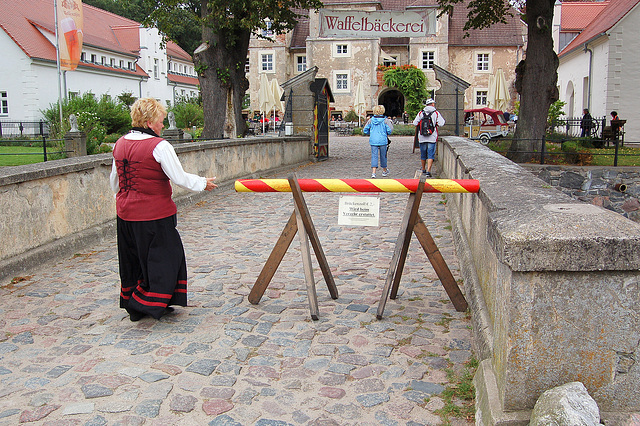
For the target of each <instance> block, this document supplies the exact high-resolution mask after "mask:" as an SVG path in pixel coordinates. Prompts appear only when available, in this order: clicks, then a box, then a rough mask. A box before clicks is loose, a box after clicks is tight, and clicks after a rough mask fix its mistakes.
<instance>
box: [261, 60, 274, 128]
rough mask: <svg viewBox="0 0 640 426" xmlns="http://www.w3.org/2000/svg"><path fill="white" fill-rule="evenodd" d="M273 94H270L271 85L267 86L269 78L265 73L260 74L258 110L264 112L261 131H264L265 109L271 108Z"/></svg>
mask: <svg viewBox="0 0 640 426" xmlns="http://www.w3.org/2000/svg"><path fill="white" fill-rule="evenodd" d="M272 99H273V96H272V95H271V87H270V86H269V80H267V75H266V74H264V73H262V74H260V89H259V90H258V104H259V105H260V112H264V115H263V116H262V133H264V122H265V121H266V120H265V119H266V116H267V114H266V111H269V110H270V109H271V105H272Z"/></svg>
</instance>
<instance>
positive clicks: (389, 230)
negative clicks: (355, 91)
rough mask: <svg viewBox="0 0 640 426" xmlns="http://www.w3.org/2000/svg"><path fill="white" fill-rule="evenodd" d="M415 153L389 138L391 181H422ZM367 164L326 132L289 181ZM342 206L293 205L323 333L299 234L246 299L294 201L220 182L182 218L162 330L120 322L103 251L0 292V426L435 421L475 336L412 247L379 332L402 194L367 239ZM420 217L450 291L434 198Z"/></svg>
mask: <svg viewBox="0 0 640 426" xmlns="http://www.w3.org/2000/svg"><path fill="white" fill-rule="evenodd" d="M411 144H412V143H411V139H410V138H400V137H398V138H393V143H392V145H391V150H390V152H389V158H390V159H389V168H390V170H391V176H390V177H392V178H393V177H395V178H412V177H413V175H414V172H415V171H416V169H417V168H419V153H415V154H414V153H412V152H411V151H412V147H411ZM369 157H370V151H369V145H368V143H367V139H366V138H364V137H346V138H338V137H334V136H333V135H332V137H331V142H330V159H329V160H328V161H324V162H320V163H309V164H308V165H305V166H302V167H299V168H297V169H296V170H295V173H296V174H297V176H298V177H300V178H303V177H304V178H369V177H370V172H371V170H370V168H369ZM288 173H289V172H287V173H285V174H282V175H280V176H277V177H286V176H287V174H288ZM265 177H266V176H265ZM270 177H276V176H270ZM339 197H340V194H336V193H306V194H305V200H306V202H307V204H308V206H309V210H310V212H311V217H312V219H313V221H314V224H315V227H316V229H317V232H318V235H319V238H320V241H321V243H322V245H323V249H324V252H325V254H326V257H327V260H328V263H329V265H330V267H331V268H332V272H333V276H334V278H335V281H336V284H337V287H338V291H339V298H338V299H336V300H333V299H331V297H330V296H329V292H328V290H327V286H326V285H325V283H324V280H323V279H322V274H321V273H320V270H319V268H318V267H317V264H316V262H315V256H312V257H313V258H314V273H315V278H316V281H317V288H318V303H319V307H320V318H319V320H318V321H312V320H311V318H310V315H309V306H308V302H307V296H306V291H305V284H304V282H305V281H304V271H303V268H302V261H301V254H300V244H299V240H298V237H296V238H295V239H294V241H293V243H292V245H291V247H290V248H289V251H288V252H287V254H286V256H285V258H284V261H283V262H282V264H281V265H280V267H279V268H278V271H277V272H276V274H275V276H274V278H273V280H272V282H271V284H270V286H269V287H268V289H267V291H266V292H265V295H264V297H263V298H262V300H261V301H260V303H259V304H258V305H252V304H250V303H249V302H248V300H247V295H248V294H249V291H250V289H251V287H252V285H253V283H254V282H255V279H256V278H257V276H258V274H259V272H260V271H261V269H262V266H263V265H264V263H265V261H266V259H267V257H268V255H269V253H270V252H271V249H272V248H273V245H274V244H275V242H276V241H277V238H278V236H279V235H280V232H281V231H282V229H283V227H284V225H285V223H286V221H287V219H288V217H289V216H290V215H291V213H292V211H293V201H292V196H291V194H290V193H275V194H273V193H242V194H238V193H235V192H234V191H233V189H231V188H229V185H227V186H226V189H221V190H216V191H214V192H213V193H212V194H211V195H210V196H208V197H207V198H206V199H205V200H204V201H201V202H199V203H197V204H194V205H192V206H189V207H186V208H183V209H181V211H180V213H179V218H178V227H179V230H180V233H181V235H182V238H183V242H184V245H185V249H186V252H187V253H186V255H187V264H188V268H189V295H188V296H189V306H188V307H186V308H182V307H177V308H176V310H175V312H173V313H172V314H169V315H166V316H164V317H163V318H161V319H160V320H154V319H152V318H145V319H143V320H141V321H139V322H136V323H133V322H130V321H129V318H128V316H127V315H126V314H125V312H124V311H123V310H121V309H119V308H118V295H119V278H118V263H117V254H116V247H115V239H112V240H109V241H106V243H104V244H103V245H100V246H96V247H87V248H86V250H85V251H83V252H82V253H78V254H77V255H76V256H74V257H73V258H70V259H65V260H62V261H60V262H59V263H57V264H55V265H52V266H48V267H46V268H43V269H42V270H38V271H33V272H32V273H31V274H32V275H30V276H28V277H24V278H25V280H24V281H20V282H14V283H12V284H9V283H2V284H3V285H2V287H1V288H0V294H1V295H2V300H3V303H2V308H1V309H0V325H1V327H2V331H1V332H0V360H1V362H0V380H1V383H2V386H1V387H0V425H9V424H17V423H19V422H38V424H45V425H142V424H144V425H173V424H175V425H194V424H203V425H204V424H210V425H253V424H256V425H289V424H291V425H320V424H322V425H332V424H333V425H374V424H381V425H437V424H442V420H441V418H440V417H439V416H438V415H437V414H436V413H435V411H436V410H438V409H440V408H442V407H443V406H444V399H443V397H442V395H441V392H442V391H443V390H444V389H445V387H446V386H447V385H448V384H449V381H448V379H447V374H446V371H445V370H446V369H449V368H452V369H454V370H460V369H461V368H462V366H463V363H464V362H465V361H467V360H468V359H469V358H470V357H471V356H472V352H471V332H470V321H469V320H468V318H466V315H465V314H464V313H458V312H456V311H455V309H454V308H453V305H452V304H451V302H450V301H449V300H448V299H447V296H446V293H445V291H444V289H443V288H442V286H441V284H440V281H439V280H438V278H437V276H436V274H435V272H434V271H433V269H432V267H431V265H430V263H429V261H428V260H427V257H426V255H425V253H424V251H423V250H422V249H421V247H420V245H419V243H418V242H417V240H416V239H415V238H413V240H412V242H411V246H410V249H409V256H408V258H407V263H406V266H405V269H404V274H403V276H402V282H401V284H400V290H399V293H398V297H397V299H395V300H389V301H388V302H387V304H386V309H385V312H384V318H383V319H382V320H380V321H378V320H376V309H377V307H378V302H379V298H380V295H381V293H382V288H383V285H384V281H385V274H386V271H387V268H388V265H389V263H390V260H391V256H392V253H393V249H394V244H395V241H396V239H397V236H398V232H399V227H400V221H401V218H402V215H403V212H404V209H405V207H406V204H407V198H408V195H407V194H381V195H380V224H381V225H380V226H379V227H344V226H339V225H338V223H337V213H338V199H339ZM420 214H421V216H422V218H423V219H424V221H425V223H426V224H427V226H428V227H429V229H430V231H431V233H432V235H433V236H434V239H435V241H436V243H437V244H438V246H439V248H440V250H441V252H442V254H443V256H444V258H445V260H446V262H447V263H448V265H449V267H450V269H451V271H452V273H453V275H454V277H455V278H456V279H459V278H460V274H459V266H458V259H457V257H456V253H455V250H454V246H453V241H452V235H451V232H450V226H449V221H448V219H447V216H446V215H445V206H444V197H443V195H442V194H425V195H424V196H423V199H422V204H421V209H420ZM14 281H15V280H14ZM462 289H463V291H464V285H462ZM456 422H458V423H456ZM463 423H464V421H462V420H459V421H458V420H456V421H454V422H453V424H463Z"/></svg>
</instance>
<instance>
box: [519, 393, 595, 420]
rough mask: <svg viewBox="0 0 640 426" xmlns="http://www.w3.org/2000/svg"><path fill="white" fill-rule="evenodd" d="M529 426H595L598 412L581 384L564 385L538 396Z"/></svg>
mask: <svg viewBox="0 0 640 426" xmlns="http://www.w3.org/2000/svg"><path fill="white" fill-rule="evenodd" d="M529 425H530V426H549V425H553V426H597V425H600V410H599V409H598V404H596V402H595V401H594V400H593V398H591V396H590V395H589V393H588V392H587V388H585V387H584V385H583V384H582V383H580V382H571V383H566V384H564V385H562V386H558V387H555V388H553V389H549V390H547V391H545V392H544V393H543V394H542V395H540V398H538V401H537V402H536V405H535V407H533V412H532V413H531V423H529Z"/></svg>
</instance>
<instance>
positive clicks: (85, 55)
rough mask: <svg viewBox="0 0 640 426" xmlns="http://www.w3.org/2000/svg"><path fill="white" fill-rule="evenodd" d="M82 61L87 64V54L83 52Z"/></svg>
mask: <svg viewBox="0 0 640 426" xmlns="http://www.w3.org/2000/svg"><path fill="white" fill-rule="evenodd" d="M80 60H81V61H82V62H87V52H82V53H81V54H80Z"/></svg>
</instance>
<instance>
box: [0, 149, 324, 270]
mask: <svg viewBox="0 0 640 426" xmlns="http://www.w3.org/2000/svg"><path fill="white" fill-rule="evenodd" d="M175 150H176V153H177V154H178V157H179V158H180V161H181V162H182V165H183V167H184V169H185V170H186V171H188V172H190V173H195V174H198V175H201V176H208V177H211V176H216V177H217V180H216V182H217V183H218V184H219V185H220V184H222V185H224V184H225V183H226V184H232V183H233V181H234V180H235V179H238V178H243V177H250V176H254V177H258V173H263V172H267V171H270V170H275V169H278V168H280V167H285V166H287V167H290V166H293V165H296V164H300V163H305V162H309V161H311V159H312V157H311V156H310V155H311V150H312V148H311V141H310V140H309V138H308V137H287V138H276V137H266V138H247V139H236V140H214V141H203V142H193V143H183V144H178V145H176V146H175ZM112 158H113V157H112V156H111V154H99V155H90V156H84V157H74V158H67V159H64V160H55V161H47V162H45V163H37V164H31V165H26V166H19V167H3V168H0V197H2V210H1V211H0V223H2V224H3V226H2V227H0V241H3V242H4V243H3V245H2V251H1V252H0V279H5V278H11V277H13V276H15V275H17V274H20V273H22V272H23V271H25V270H28V269H31V268H33V267H34V266H37V265H41V264H43V263H44V262H46V261H48V260H51V259H55V258H57V257H59V256H67V255H71V254H73V253H74V250H77V249H80V248H83V247H86V246H88V245H90V244H91V243H92V242H94V241H99V240H100V239H102V238H104V237H105V236H111V235H113V234H114V225H115V199H114V195H113V193H112V192H111V189H110V187H109V174H110V172H111V162H112ZM173 190H174V199H175V200H176V203H178V204H183V203H186V202H192V201H194V200H197V199H200V198H203V197H206V196H207V194H209V193H208V192H204V193H198V194H195V193H192V192H190V191H187V190H185V189H182V188H180V187H177V186H174V187H173Z"/></svg>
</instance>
